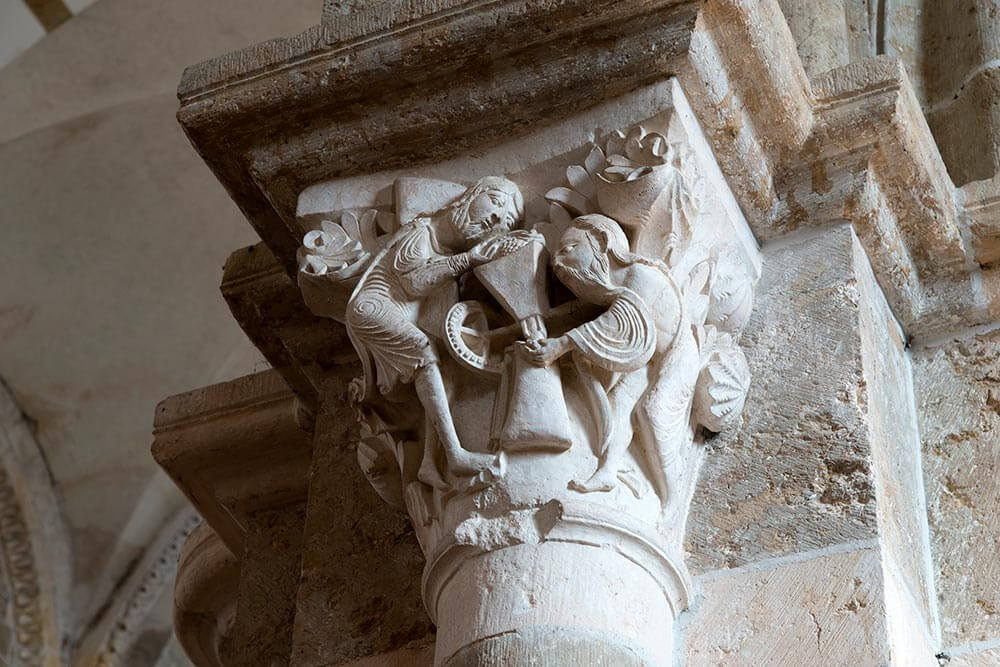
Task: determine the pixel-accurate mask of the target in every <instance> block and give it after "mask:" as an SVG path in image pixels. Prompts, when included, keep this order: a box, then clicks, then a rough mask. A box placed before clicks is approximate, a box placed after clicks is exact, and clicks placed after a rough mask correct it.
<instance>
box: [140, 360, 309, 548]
mask: <svg viewBox="0 0 1000 667" xmlns="http://www.w3.org/2000/svg"><path fill="white" fill-rule="evenodd" d="M301 417H302V415H301V412H300V410H299V404H298V401H297V399H296V397H295V394H293V393H292V391H291V390H290V389H289V388H288V385H286V384H285V382H284V381H283V380H282V378H281V376H280V375H279V374H278V373H277V372H276V371H273V370H271V371H264V372H262V373H257V374H255V375H250V376H246V377H243V378H238V379H236V380H233V381H231V382H225V383H222V384H217V385H213V386H210V387H205V388H203V389H197V390H195V391H191V392H187V393H186V394H180V395H177V396H172V397H170V398H167V399H165V400H164V401H163V402H161V403H160V405H158V406H157V409H156V419H155V421H154V431H153V435H154V441H153V448H152V451H153V458H155V459H156V462H157V463H159V464H160V466H162V467H163V469H164V470H166V472H167V474H168V475H170V477H171V478H172V479H173V480H174V483H176V484H177V486H178V487H180V488H181V490H182V491H184V494H185V495H186V496H187V497H188V499H189V500H190V501H191V502H192V504H193V505H194V506H195V508H196V509H197V510H198V512H199V513H200V514H201V515H202V516H203V517H204V518H205V520H206V521H207V522H208V523H209V524H210V525H211V526H212V528H213V530H214V531H215V532H216V533H218V535H219V536H220V537H221V538H222V540H223V542H225V544H226V546H227V547H228V548H229V549H230V550H231V551H232V552H233V554H235V555H237V556H239V555H241V554H242V553H243V537H244V530H245V519H244V517H245V514H246V513H247V512H249V511H252V510H253V509H255V508H258V507H261V506H268V505H272V504H274V505H277V504H282V503H286V502H293V501H295V500H299V499H301V498H304V497H305V494H306V487H307V484H308V479H307V478H308V473H309V463H310V460H311V454H312V434H311V426H310V425H309V424H306V426H307V427H309V428H305V429H304V428H303V425H302V421H303V420H302V418H301Z"/></svg>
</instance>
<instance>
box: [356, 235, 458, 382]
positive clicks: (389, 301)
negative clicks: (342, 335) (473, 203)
mask: <svg viewBox="0 0 1000 667" xmlns="http://www.w3.org/2000/svg"><path fill="white" fill-rule="evenodd" d="M455 259H456V258H454V257H449V256H447V255H446V254H445V253H444V252H442V251H441V249H440V247H439V245H438V243H437V240H436V239H435V237H434V230H433V228H432V227H431V225H430V223H429V221H428V220H426V219H424V218H418V219H417V220H414V221H413V222H411V223H408V224H406V225H404V226H403V227H402V228H401V229H400V230H399V231H398V232H397V233H396V235H395V236H394V237H393V239H392V240H391V241H390V242H389V243H388V244H387V246H386V248H385V249H384V250H382V252H380V253H379V254H378V255H377V256H376V258H375V260H374V261H373V262H372V264H371V266H370V267H369V269H368V271H367V272H366V273H365V274H364V276H362V278H361V281H360V282H359V283H358V286H357V288H356V289H355V291H354V294H353V296H352V297H351V301H350V303H349V304H348V308H347V317H346V325H347V332H348V334H349V335H350V337H351V340H352V342H353V343H354V346H355V347H356V348H357V350H358V352H359V353H360V354H361V360H362V364H363V365H364V370H365V381H366V385H369V386H370V385H371V384H372V383H373V382H377V384H378V388H379V391H381V392H382V393H383V394H385V393H388V392H390V391H392V389H393V388H394V387H395V386H396V384H397V383H399V382H403V383H409V382H412V381H413V376H414V374H415V373H416V371H417V370H418V369H420V368H423V367H424V366H426V365H427V364H429V363H437V361H438V356H437V353H436V352H435V350H434V346H433V344H432V343H431V340H430V338H428V336H427V334H426V333H425V332H424V331H422V330H421V329H420V328H419V327H418V326H417V324H416V322H417V317H418V315H419V307H420V299H421V297H423V296H425V295H427V294H429V293H430V292H431V291H433V290H434V289H435V288H436V287H438V286H440V285H441V284H442V282H444V281H445V280H447V279H451V278H454V276H455V275H456V273H457V272H460V271H458V270H457V268H458V267H455V266H454V264H455V262H454V260H455Z"/></svg>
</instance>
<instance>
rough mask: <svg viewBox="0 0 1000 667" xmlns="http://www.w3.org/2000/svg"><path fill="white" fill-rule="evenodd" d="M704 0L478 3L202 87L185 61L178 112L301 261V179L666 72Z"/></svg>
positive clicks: (540, 114) (579, 103) (504, 123)
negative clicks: (296, 225) (297, 225)
mask: <svg viewBox="0 0 1000 667" xmlns="http://www.w3.org/2000/svg"><path fill="white" fill-rule="evenodd" d="M696 9H697V3H695V2H690V1H687V2H678V1H677V0H658V1H652V0H645V1H643V2H628V3H621V2H607V1H603V0H602V1H601V2H596V3H595V2H591V1H589V0H573V1H572V2H559V3H554V2H553V3H549V2H545V3H537V2H525V1H523V0H518V1H515V2H492V3H485V4H481V3H475V4H470V5H468V6H466V7H465V8H464V9H463V11H453V12H447V13H446V14H445V15H443V16H441V17H439V18H438V19H437V20H434V21H426V20H425V21H422V22H419V23H417V24H414V25H411V26H409V27H403V28H398V29H396V30H393V31H388V32H383V33H379V34H375V35H371V36H368V37H366V38H364V39H362V40H360V41H359V42H356V43H354V42H351V43H348V44H347V45H343V44H338V45H334V46H330V47H328V48H326V49H325V50H324V51H323V52H322V53H319V54H313V55H310V56H308V57H306V58H305V59H304V60H303V59H301V58H299V57H293V58H290V59H289V60H287V61H286V62H283V63H280V64H275V63H271V64H270V65H267V66H266V67H264V69H263V70H255V71H253V72H252V73H245V74H241V75H238V76H234V77H233V78H231V79H229V80H228V81H227V82H226V83H225V85H223V86H221V87H218V86H217V87H215V88H210V89H206V90H205V92H202V93H199V94H197V95H194V96H192V94H191V90H192V84H191V81H192V77H194V76H195V75H194V74H191V73H189V75H188V76H186V78H185V83H182V85H181V109H180V111H179V113H178V118H179V120H180V122H181V124H182V125H183V126H184V129H185V131H186V132H187V134H188V136H189V138H190V139H191V141H192V143H193V144H194V146H195V147H196V149H197V150H198V152H199V153H200V154H201V155H202V157H203V158H204V159H205V161H206V162H207V163H208V164H209V166H210V167H211V168H212V170H213V171H214V172H215V174H216V176H217V177H218V178H219V179H220V181H222V183H223V184H224V185H225V186H226V188H227V189H228V190H229V192H230V194H231V195H232V196H233V198H234V199H235V200H236V202H237V204H239V205H240V207H241V209H242V210H243V212H244V214H246V215H247V217H248V219H249V220H250V222H251V224H252V225H253V226H254V228H255V229H256V230H257V231H258V233H260V235H261V238H262V239H263V240H264V241H265V242H266V243H267V245H268V247H270V248H271V250H272V251H273V252H274V253H275V255H276V256H277V257H278V258H279V259H280V260H281V261H282V262H283V263H284V265H285V266H286V268H287V269H289V271H290V272H293V271H294V253H295V249H296V246H297V239H296V238H294V236H295V235H293V234H292V233H291V232H290V230H289V229H288V226H289V225H291V224H292V222H293V220H294V214H295V202H296V197H297V195H298V193H299V192H300V191H301V190H302V189H303V188H304V187H305V186H307V185H310V184H312V183H315V182H318V181H322V180H327V179H330V178H334V177H336V176H341V175H348V174H357V173H363V172H370V171H377V170H381V169H389V168H392V167H394V166H400V165H403V164H411V163H412V162H413V161H414V160H433V159H440V158H443V157H446V156H451V155H457V154H460V153H461V152H463V151H465V150H468V149H470V148H473V147H479V146H481V145H483V144H484V143H489V142H491V141H494V140H496V139H498V138H501V137H503V138H508V137H510V136H511V135H515V134H519V133H521V132H522V131H523V130H524V128H525V127H527V126H528V125H530V124H532V123H537V122H543V123H546V122H551V121H552V120H554V119H556V118H558V117H561V116H565V115H567V114H569V113H571V112H574V111H579V110H580V109H582V108H586V107H589V106H592V105H594V104H596V103H598V102H600V101H603V100H606V99H611V98H614V97H616V96H618V95H620V94H623V93H625V92H628V91H629V90H632V89H635V88H636V87H638V86H641V85H643V84H646V83H650V82H652V81H654V80H657V79H663V78H665V77H666V76H668V75H669V74H670V73H671V70H672V69H674V68H675V67H676V66H677V64H678V62H679V58H680V57H682V56H683V54H684V53H685V52H686V50H687V46H688V43H687V39H688V36H689V35H690V33H691V29H692V27H693V24H694V16H695V11H696ZM587 54H589V57H585V56H587ZM238 60H239V59H238ZM205 68H209V69H211V67H210V66H208V65H206V66H205ZM220 68H221V69H220V72H221V71H228V70H225V67H222V66H221V65H220ZM526 68H528V69H531V70H532V72H533V76H532V77H531V80H530V81H528V80H527V79H526V78H525V77H523V76H522V72H523V71H524V70H525V69H526ZM202 69H204V68H202ZM236 71H242V70H236ZM219 76H222V75H221V74H220V75H219ZM199 80H201V79H200V78H199ZM200 88H204V86H201V87H200ZM200 88H199V89H200Z"/></svg>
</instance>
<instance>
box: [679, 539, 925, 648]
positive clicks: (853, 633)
mask: <svg viewBox="0 0 1000 667" xmlns="http://www.w3.org/2000/svg"><path fill="white" fill-rule="evenodd" d="M697 581H698V583H699V585H700V586H701V590H702V593H701V595H700V596H699V599H698V601H697V602H696V604H695V606H694V607H693V608H692V610H691V615H690V617H689V618H688V619H686V621H685V623H684V636H685V638H686V639H687V656H686V657H687V662H686V663H685V664H687V665H688V667H708V666H709V665H725V666H727V667H735V666H737V665H746V666H747V667H750V666H751V665H835V664H836V665H857V666H858V667H861V666H871V667H876V666H880V665H885V664H889V663H890V645H889V640H888V631H887V627H886V622H885V612H886V609H885V603H884V601H883V595H884V587H883V578H882V567H881V565H880V558H879V553H878V549H877V548H875V547H874V545H873V544H872V545H869V546H868V547H861V548H857V549H855V550H851V551H845V552H841V553H834V554H828V555H816V556H814V557H811V558H806V559H803V560H795V561H791V562H790V561H788V560H779V561H776V562H773V563H768V564H762V565H760V566H754V567H745V568H739V569H736V570H732V571H719V572H712V573H708V574H705V575H702V576H700V577H698V579H697ZM892 664H896V663H892ZM898 664H901V665H902V664H906V665H916V664H919V663H904V662H900V663H898Z"/></svg>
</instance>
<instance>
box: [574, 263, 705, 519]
mask: <svg viewBox="0 0 1000 667" xmlns="http://www.w3.org/2000/svg"><path fill="white" fill-rule="evenodd" d="M631 268H632V270H631V271H630V272H629V274H628V277H627V278H626V280H625V281H624V283H625V284H624V285H623V286H622V287H621V288H620V290H619V291H618V293H617V294H616V296H615V299H614V300H613V301H612V302H611V304H610V305H609V306H608V308H607V310H606V311H605V312H604V313H602V314H601V315H600V316H598V317H597V318H595V319H593V320H591V321H589V322H586V323H584V324H582V325H580V326H578V327H576V328H575V329H573V330H571V331H569V332H568V333H567V336H569V338H570V339H571V340H572V341H573V344H574V346H575V348H576V350H575V352H574V354H575V355H576V357H577V359H578V360H582V361H583V362H584V363H582V364H579V365H580V366H581V367H582V368H584V369H588V368H589V370H590V373H591V378H590V379H591V382H590V383H588V384H589V385H590V386H591V391H592V392H593V391H595V390H596V391H602V392H605V393H604V395H603V396H601V397H598V398H599V401H602V402H604V403H605V405H606V406H607V410H608V412H609V413H610V414H609V415H608V418H607V419H606V421H607V423H606V424H603V425H601V427H602V429H603V430H604V433H602V434H601V436H600V439H601V440H603V441H604V443H603V446H604V447H611V448H614V447H615V445H617V446H618V447H621V448H622V449H624V448H627V447H628V445H629V443H630V442H631V440H632V436H633V433H635V435H636V436H637V439H638V442H639V445H640V450H641V452H642V453H641V456H643V457H645V459H646V461H647V462H648V464H649V467H650V472H651V474H652V475H653V480H652V481H653V485H654V488H655V489H656V491H657V493H658V494H659V495H660V498H661V500H662V501H663V502H664V503H666V502H667V498H668V492H669V489H668V486H669V483H668V480H670V479H675V480H676V478H677V476H678V474H683V473H682V471H681V469H680V468H683V467H684V466H683V465H682V464H683V459H684V452H682V451H681V450H682V449H683V448H684V447H683V445H684V443H685V442H687V440H688V439H689V431H690V427H689V424H688V422H689V413H690V402H691V401H690V399H691V391H690V387H691V386H693V383H694V379H696V378H697V370H696V369H697V367H698V358H697V355H698V352H697V346H696V345H695V344H694V339H693V336H692V335H691V332H690V326H684V324H685V323H686V317H684V315H683V312H682V308H683V305H682V303H681V299H680V293H679V291H678V289H677V288H676V286H675V284H674V282H673V279H672V277H670V276H668V275H667V274H666V273H664V272H662V271H660V270H659V269H657V268H653V267H648V266H633V267H631ZM688 339H690V340H688ZM692 369H694V377H693V378H692V377H690V376H691V374H692ZM598 379H599V380H600V381H601V382H600V384H601V385H603V386H595V385H597V381H598ZM633 425H634V427H635V430H634V431H633ZM622 440H626V441H625V442H622ZM600 453H601V454H603V453H604V452H603V451H602V452H600Z"/></svg>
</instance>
